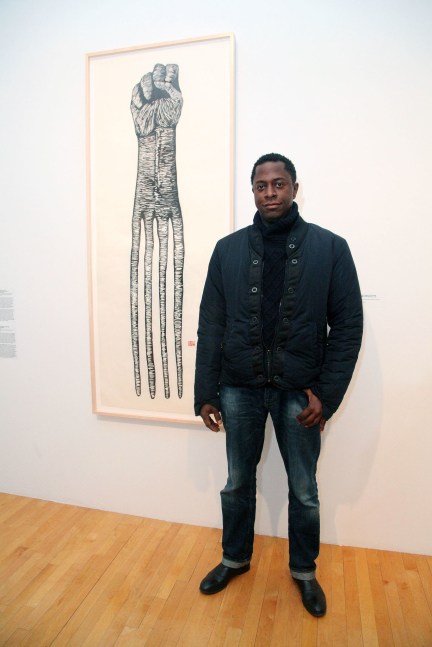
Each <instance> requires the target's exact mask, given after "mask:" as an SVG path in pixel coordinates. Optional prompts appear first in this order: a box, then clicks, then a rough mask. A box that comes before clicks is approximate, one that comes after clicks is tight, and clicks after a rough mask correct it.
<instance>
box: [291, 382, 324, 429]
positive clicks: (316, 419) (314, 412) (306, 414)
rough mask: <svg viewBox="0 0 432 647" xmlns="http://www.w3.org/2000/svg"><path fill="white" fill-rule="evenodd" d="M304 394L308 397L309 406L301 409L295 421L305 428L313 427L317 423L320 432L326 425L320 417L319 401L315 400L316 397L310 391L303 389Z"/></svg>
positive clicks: (320, 406) (320, 407) (320, 405)
mask: <svg viewBox="0 0 432 647" xmlns="http://www.w3.org/2000/svg"><path fill="white" fill-rule="evenodd" d="M304 392H305V393H306V395H307V397H308V400H309V404H308V406H307V407H306V408H305V409H303V411H302V412H301V413H299V415H298V416H297V420H298V421H299V423H300V424H301V425H303V426H304V427H306V428H307V427H313V426H314V425H317V424H318V423H319V426H320V431H321V432H322V431H323V429H324V425H325V423H326V419H325V418H323V415H322V404H321V400H320V399H319V398H317V396H316V395H315V394H314V393H312V391H311V390H310V389H305V390H304Z"/></svg>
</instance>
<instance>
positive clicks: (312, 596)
mask: <svg viewBox="0 0 432 647" xmlns="http://www.w3.org/2000/svg"><path fill="white" fill-rule="evenodd" d="M293 579H294V582H295V583H296V584H297V586H298V587H299V589H300V593H301V597H302V602H303V606H304V608H305V609H306V611H309V613H311V614H312V615H313V616H315V617H316V618H320V617H321V616H323V615H324V614H325V612H326V611H327V604H326V597H325V593H324V591H323V590H322V588H321V587H320V585H319V584H318V582H317V580H316V579H315V578H314V579H313V580H298V579H296V578H293Z"/></svg>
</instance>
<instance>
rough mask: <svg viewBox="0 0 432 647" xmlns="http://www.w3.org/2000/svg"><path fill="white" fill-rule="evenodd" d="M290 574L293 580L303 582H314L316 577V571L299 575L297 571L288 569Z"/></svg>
mask: <svg viewBox="0 0 432 647" xmlns="http://www.w3.org/2000/svg"><path fill="white" fill-rule="evenodd" d="M290 573H291V576H292V577H293V578H294V579H295V580H303V581H305V580H314V579H315V575H316V571H311V572H309V573H301V572H299V571H294V570H293V569H292V568H291V569H290Z"/></svg>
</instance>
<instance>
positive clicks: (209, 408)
mask: <svg viewBox="0 0 432 647" xmlns="http://www.w3.org/2000/svg"><path fill="white" fill-rule="evenodd" d="M200 416H201V418H202V419H203V421H204V424H205V426H206V427H208V429H210V431H220V427H219V425H220V423H221V422H222V418H221V414H220V412H219V411H218V410H217V409H216V407H214V406H213V405H212V404H203V406H202V407H201V411H200ZM211 416H214V420H213V418H212V417H211Z"/></svg>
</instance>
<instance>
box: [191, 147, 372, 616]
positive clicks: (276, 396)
mask: <svg viewBox="0 0 432 647" xmlns="http://www.w3.org/2000/svg"><path fill="white" fill-rule="evenodd" d="M251 180H252V191H253V194H254V198H255V204H256V207H257V209H258V211H257V213H256V214H255V217H254V220H253V224H252V225H250V226H248V227H245V228H243V229H240V230H239V231H237V232H235V233H233V234H230V235H229V236H226V237H225V238H223V239H222V240H220V241H219V242H218V243H217V245H216V247H215V250H214V252H213V255H212V257H211V260H210V264H209V270H208V275H207V279H206V283H205V287H204V291H203V296H202V301H201V307H200V319H199V327H198V346H197V360H196V375H195V413H196V414H197V415H200V416H201V417H202V419H203V421H204V424H205V425H206V426H207V427H208V428H209V429H210V430H211V431H219V425H220V423H221V420H222V421H223V424H224V427H225V431H226V447H227V458H228V481H227V484H226V486H225V488H224V489H223V490H222V492H221V501H222V516H223V534H222V548H223V556H222V562H221V563H220V564H219V565H218V566H216V568H214V569H213V570H212V571H210V573H208V575H207V576H206V577H205V578H204V580H203V581H202V582H201V585H200V590H201V591H202V593H206V594H213V593H217V592H218V591H221V590H222V589H223V588H225V586H226V585H227V584H228V583H229V582H230V580H231V579H232V578H233V577H235V576H238V575H240V574H242V573H245V572H246V571H248V570H249V568H250V561H251V558H252V549H253V538H254V522H255V505H256V468H257V465H258V463H259V460H260V457H261V452H262V447H263V443H264V429H265V422H266V419H267V416H268V414H270V416H271V418H272V421H273V425H274V429H275V433H276V438H277V442H278V446H279V449H280V452H281V455H282V459H283V461H284V465H285V468H286V471H287V476H288V485H289V497H288V504H289V505H288V523H289V525H288V536H289V555H290V559H289V568H290V572H291V575H292V577H293V578H294V581H295V582H296V584H297V585H298V587H299V589H300V593H301V596H302V601H303V604H304V606H305V608H306V609H307V610H308V611H309V613H311V614H312V615H314V616H317V617H319V616H322V615H324V614H325V612H326V599H325V594H324V592H323V590H322V588H321V586H320V585H319V583H318V581H317V579H316V577H315V571H316V566H315V560H316V558H317V556H318V553H319V530H320V521H319V501H318V490H317V483H316V467H317V461H318V456H319V452H320V443H321V436H320V433H321V432H322V430H323V429H324V425H325V423H326V421H327V420H328V419H329V418H330V416H331V415H332V414H333V413H334V412H335V411H336V409H337V408H338V406H339V405H340V403H341V401H342V398H343V396H344V394H345V392H346V390H347V388H348V384H349V382H350V380H351V377H352V374H353V371H354V366H355V364H356V361H357V356H358V352H359V349H360V344H361V337H362V325H363V316H362V303H361V295H360V289H359V284H358V279H357V274H356V270H355V266H354V263H353V260H352V257H351V253H350V251H349V248H348V245H347V243H346V241H345V240H344V239H342V238H340V237H339V236H337V235H335V234H333V233H332V232H330V231H327V230H325V229H322V228H321V227H318V226H317V225H313V224H309V223H306V222H305V221H304V220H303V219H302V218H301V216H300V215H299V212H298V207H297V204H296V203H295V202H294V198H295V197H296V194H297V190H298V183H297V178H296V170H295V167H294V165H293V163H292V162H291V161H290V160H289V159H287V158H286V157H284V156H283V155H279V154H275V153H270V154H268V155H264V156H262V157H260V158H259V159H258V160H257V162H256V163H255V164H254V167H253V170H252V177H251Z"/></svg>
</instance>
